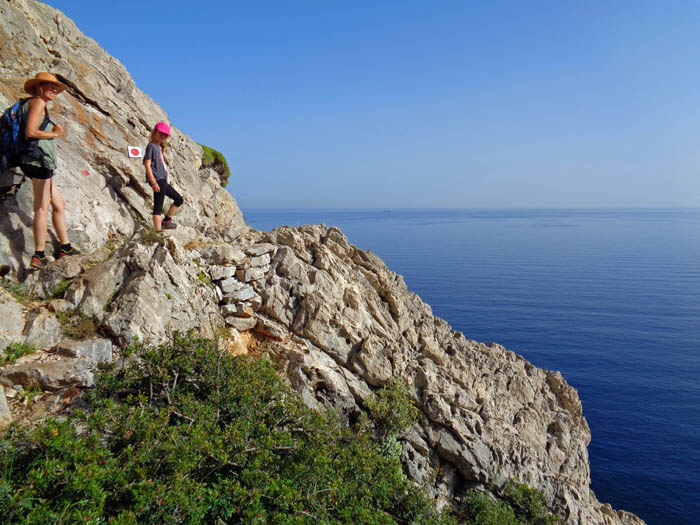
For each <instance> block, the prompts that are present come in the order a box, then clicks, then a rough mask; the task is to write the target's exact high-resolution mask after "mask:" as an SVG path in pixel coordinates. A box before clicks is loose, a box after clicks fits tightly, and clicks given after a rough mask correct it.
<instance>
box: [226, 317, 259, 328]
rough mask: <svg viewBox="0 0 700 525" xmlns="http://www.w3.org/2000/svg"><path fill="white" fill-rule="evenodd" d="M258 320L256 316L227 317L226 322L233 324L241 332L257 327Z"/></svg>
mask: <svg viewBox="0 0 700 525" xmlns="http://www.w3.org/2000/svg"><path fill="white" fill-rule="evenodd" d="M257 322H258V320H257V319H256V318H255V317H233V316H232V317H227V318H226V324H227V325H229V326H232V327H233V328H235V329H236V330H238V331H239V332H244V331H246V330H252V329H253V328H255V325H256V324H257Z"/></svg>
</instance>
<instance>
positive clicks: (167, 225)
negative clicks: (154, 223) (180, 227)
mask: <svg viewBox="0 0 700 525" xmlns="http://www.w3.org/2000/svg"><path fill="white" fill-rule="evenodd" d="M160 227H161V228H163V229H164V230H174V229H175V228H177V223H176V222H175V221H174V220H172V219H170V220H169V221H163V222H162V223H161V224H160Z"/></svg>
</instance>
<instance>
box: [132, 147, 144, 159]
mask: <svg viewBox="0 0 700 525" xmlns="http://www.w3.org/2000/svg"><path fill="white" fill-rule="evenodd" d="M129 157H131V158H132V159H136V158H139V157H143V153H142V152H141V148H139V147H138V146H129Z"/></svg>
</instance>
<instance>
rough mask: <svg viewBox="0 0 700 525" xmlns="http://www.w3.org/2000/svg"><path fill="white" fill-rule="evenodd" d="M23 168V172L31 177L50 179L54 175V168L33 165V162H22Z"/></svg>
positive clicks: (21, 166)
mask: <svg viewBox="0 0 700 525" xmlns="http://www.w3.org/2000/svg"><path fill="white" fill-rule="evenodd" d="M20 168H22V173H24V174H25V175H26V176H27V177H29V178H30V179H44V180H46V179H50V178H51V177H53V170H50V169H49V168H42V167H39V166H32V165H31V164H20Z"/></svg>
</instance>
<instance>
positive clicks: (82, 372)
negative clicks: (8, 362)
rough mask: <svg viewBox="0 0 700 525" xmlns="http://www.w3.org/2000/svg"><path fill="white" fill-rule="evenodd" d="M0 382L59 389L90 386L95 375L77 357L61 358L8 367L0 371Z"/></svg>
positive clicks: (6, 384)
mask: <svg viewBox="0 0 700 525" xmlns="http://www.w3.org/2000/svg"><path fill="white" fill-rule="evenodd" d="M0 384H3V385H5V386H14V385H22V386H23V387H25V388H27V387H40V388H41V389H43V390H60V389H62V388H66V387H71V386H77V387H91V386H93V385H94V384H95V376H94V374H93V373H92V371H91V370H89V369H88V368H87V367H86V366H83V365H82V364H81V363H80V361H79V360H78V359H72V358H61V359H58V360H55V361H46V362H30V363H24V364H21V365H17V366H13V367H11V368H8V369H6V370H4V371H3V372H2V373H0Z"/></svg>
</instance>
